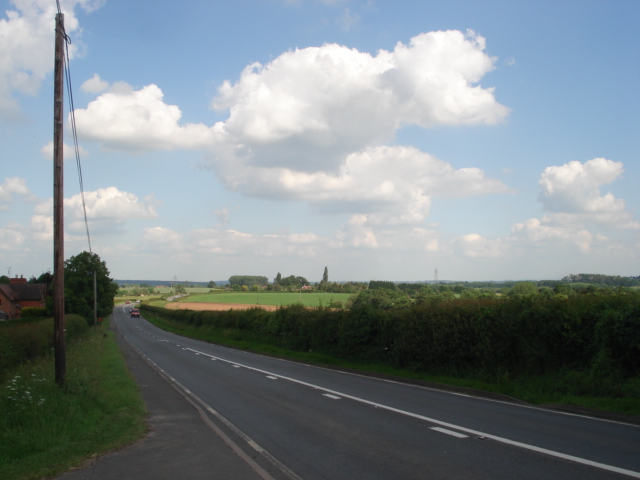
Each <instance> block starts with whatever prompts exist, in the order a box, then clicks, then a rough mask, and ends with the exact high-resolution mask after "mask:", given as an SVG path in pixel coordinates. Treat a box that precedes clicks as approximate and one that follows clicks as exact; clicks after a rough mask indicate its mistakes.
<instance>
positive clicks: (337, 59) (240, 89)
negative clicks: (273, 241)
mask: <svg viewBox="0 0 640 480" xmlns="http://www.w3.org/2000/svg"><path fill="white" fill-rule="evenodd" d="M484 49H485V40H484V39H483V38H482V37H480V36H477V35H475V34H474V33H473V32H468V33H467V35H464V34H463V33H461V32H459V31H446V32H445V31H439V32H429V33H423V34H420V35H418V36H416V37H413V38H412V39H411V41H410V42H409V44H408V45H404V44H403V43H401V42H399V43H398V44H397V45H396V47H395V49H394V50H393V51H392V52H389V51H386V50H380V51H379V52H378V53H377V55H375V56H372V55H370V54H369V53H366V52H360V51H358V50H356V49H350V48H347V47H344V46H340V45H336V44H328V45H323V46H322V47H310V48H305V49H296V50H294V51H290V52H286V53H283V54H281V55H280V56H279V57H277V58H276V59H274V60H273V61H271V62H270V63H269V64H267V65H261V64H259V63H255V64H252V65H249V66H248V67H246V68H245V69H244V71H243V72H242V74H241V75H240V79H239V80H238V81H237V82H236V83H234V84H232V83H231V82H229V81H226V82H224V84H223V85H222V86H221V87H220V89H219V94H218V96H217V97H216V98H215V99H214V101H213V107H214V108H215V109H216V110H220V111H222V110H227V109H228V110H229V118H228V119H227V121H226V122H224V129H223V131H224V133H225V137H224V138H221V139H220V140H225V143H226V144H230V145H233V146H235V147H236V148H234V149H228V148H227V149H226V150H225V149H222V150H221V151H217V152H216V153H217V156H218V157H222V158H220V159H219V160H221V161H222V160H226V161H232V160H235V159H238V158H241V159H242V160H244V161H245V162H246V163H249V164H254V165H261V166H265V167H289V168H295V169H297V170H299V171H321V170H323V171H324V170H331V169H335V168H337V167H338V166H339V165H340V163H341V162H343V161H344V158H345V156H346V155H348V154H350V153H352V152H356V151H361V150H363V149H364V148H367V147H370V146H375V145H380V144H383V143H386V142H388V141H389V140H390V139H392V138H393V137H394V135H395V132H396V131H397V129H398V128H401V127H402V126H403V125H419V126H422V127H431V126H437V125H467V124H495V123H498V122H500V121H502V120H503V119H504V118H505V117H506V116H507V114H508V109H507V108H506V107H504V106H503V105H500V104H499V103H497V102H496V101H495V98H494V96H493V89H484V88H482V87H481V86H479V85H477V83H478V82H479V81H480V79H481V78H482V77H483V76H484V74H486V73H487V72H489V71H491V70H492V69H493V68H494V66H493V65H494V59H493V58H491V57H489V56H487V55H486V54H485V53H484ZM240 146H242V148H239V147H240ZM230 152H231V154H232V157H234V158H225V157H227V156H228V154H229V153H230Z"/></svg>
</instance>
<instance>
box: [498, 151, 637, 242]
mask: <svg viewBox="0 0 640 480" xmlns="http://www.w3.org/2000/svg"><path fill="white" fill-rule="evenodd" d="M623 172H624V165H623V164H622V163H621V162H614V161H611V160H607V159H605V158H594V159H592V160H589V161H587V162H585V163H581V162H578V161H572V162H569V163H566V164H564V165H560V166H551V167H547V168H545V170H544V171H543V172H542V175H541V176H540V181H539V182H538V184H539V185H540V190H541V191H540V195H539V197H538V200H539V201H540V202H541V203H542V207H543V209H544V210H545V211H546V212H548V213H546V214H545V215H543V216H542V218H541V219H538V218H530V219H528V220H526V221H525V222H522V223H516V224H514V225H513V226H512V229H511V230H512V233H513V234H514V235H515V237H514V239H513V240H514V241H515V242H518V243H519V244H520V245H524V244H526V243H529V244H530V245H533V246H538V247H540V246H550V245H554V244H560V243H568V244H572V245H574V246H576V247H577V248H578V250H579V251H580V252H581V253H590V252H592V251H593V249H594V248H596V247H605V248H608V249H611V248H613V249H614V250H615V249H616V248H620V247H621V246H620V245H618V246H616V245H614V244H613V242H614V240H613V239H612V238H610V237H611V236H612V235H613V234H614V233H615V231H616V230H617V231H625V230H640V222H638V221H637V220H635V219H634V217H633V214H632V213H631V212H629V211H628V210H627V209H626V205H625V202H624V200H622V199H617V198H615V197H614V196H613V195H612V194H611V193H607V194H605V195H602V194H601V192H600V188H601V187H602V186H603V185H607V184H610V183H612V182H613V181H615V180H616V179H618V178H619V177H620V176H621V175H622V173H623ZM600 230H604V231H606V232H607V233H608V234H609V235H604V234H602V233H600Z"/></svg>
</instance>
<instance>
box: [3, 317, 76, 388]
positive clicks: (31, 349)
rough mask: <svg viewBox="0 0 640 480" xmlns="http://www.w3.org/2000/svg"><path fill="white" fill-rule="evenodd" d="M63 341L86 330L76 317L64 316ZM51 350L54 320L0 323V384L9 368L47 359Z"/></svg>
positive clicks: (24, 320) (36, 319) (37, 319)
mask: <svg viewBox="0 0 640 480" xmlns="http://www.w3.org/2000/svg"><path fill="white" fill-rule="evenodd" d="M65 328H66V338H67V339H71V338H74V337H77V336H79V335H80V334H82V333H83V332H85V331H86V330H87V329H88V328H89V326H88V324H87V322H86V321H85V319H84V318H83V317H81V316H79V315H65ZM52 350H53V319H52V318H47V319H41V318H34V319H19V320H12V321H8V322H2V323H0V381H1V380H2V377H3V376H4V372H5V371H6V370H7V369H8V368H12V367H16V366H18V365H20V364H21V363H24V362H27V361H29V360H33V359H34V358H36V357H40V356H43V355H47V354H49V353H51V352H52Z"/></svg>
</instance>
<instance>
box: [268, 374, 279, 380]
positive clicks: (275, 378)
mask: <svg viewBox="0 0 640 480" xmlns="http://www.w3.org/2000/svg"><path fill="white" fill-rule="evenodd" d="M267 378H269V379H271V380H277V379H278V377H274V376H273V375H267Z"/></svg>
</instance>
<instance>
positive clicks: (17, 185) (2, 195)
mask: <svg viewBox="0 0 640 480" xmlns="http://www.w3.org/2000/svg"><path fill="white" fill-rule="evenodd" d="M29 193H30V191H29V187H27V180H26V179H25V178H19V177H8V178H5V179H4V183H3V184H1V185H0V210H6V209H7V205H3V204H6V203H9V202H11V200H12V199H13V195H29Z"/></svg>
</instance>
